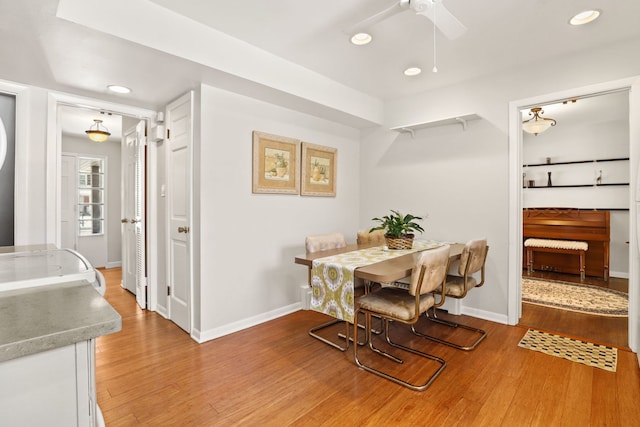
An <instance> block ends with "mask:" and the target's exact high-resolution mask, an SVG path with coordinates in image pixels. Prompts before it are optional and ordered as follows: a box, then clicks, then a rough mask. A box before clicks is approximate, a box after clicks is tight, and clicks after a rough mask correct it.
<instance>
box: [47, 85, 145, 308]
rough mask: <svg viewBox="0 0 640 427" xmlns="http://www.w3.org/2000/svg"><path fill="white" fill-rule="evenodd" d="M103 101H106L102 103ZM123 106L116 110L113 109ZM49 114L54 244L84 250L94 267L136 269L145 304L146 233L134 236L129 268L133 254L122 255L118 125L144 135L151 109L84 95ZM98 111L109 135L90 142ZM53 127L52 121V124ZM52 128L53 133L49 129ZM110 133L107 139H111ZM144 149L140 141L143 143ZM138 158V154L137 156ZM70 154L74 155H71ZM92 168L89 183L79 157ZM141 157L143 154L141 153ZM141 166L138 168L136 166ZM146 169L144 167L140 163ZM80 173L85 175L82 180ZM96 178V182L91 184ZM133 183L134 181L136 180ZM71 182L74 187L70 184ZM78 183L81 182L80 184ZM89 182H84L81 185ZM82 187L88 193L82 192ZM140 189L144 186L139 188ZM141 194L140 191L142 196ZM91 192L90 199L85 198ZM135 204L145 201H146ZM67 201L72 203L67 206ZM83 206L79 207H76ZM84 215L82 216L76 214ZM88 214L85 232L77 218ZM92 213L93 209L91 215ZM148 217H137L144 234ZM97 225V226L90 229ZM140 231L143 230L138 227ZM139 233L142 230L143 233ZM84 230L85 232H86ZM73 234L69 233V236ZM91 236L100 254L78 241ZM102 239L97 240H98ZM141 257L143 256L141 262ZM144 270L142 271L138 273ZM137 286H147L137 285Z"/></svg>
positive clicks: (137, 291)
mask: <svg viewBox="0 0 640 427" xmlns="http://www.w3.org/2000/svg"><path fill="white" fill-rule="evenodd" d="M105 104H106V107H105V106H103V105H105ZM119 110H120V111H122V112H116V111H119ZM50 111H51V112H52V115H54V117H56V118H57V120H56V124H55V127H56V131H55V135H56V138H55V141H56V150H55V152H57V153H58V156H57V158H58V161H57V164H58V167H57V169H58V171H59V172H58V173H57V175H56V176H55V180H56V182H58V189H59V190H58V191H57V192H56V200H57V206H58V208H57V215H56V216H55V217H54V218H56V217H57V218H58V220H57V221H56V223H55V224H54V225H55V230H56V236H57V237H56V244H57V245H58V246H66V247H72V248H73V249H76V250H78V251H79V252H80V253H82V254H86V255H87V258H88V259H89V261H90V262H91V263H92V264H93V265H94V266H95V267H106V268H114V267H121V266H122V267H123V268H128V269H133V270H134V271H135V272H136V275H135V278H136V281H135V283H134V285H133V286H132V290H133V293H134V294H136V299H137V300H138V303H139V305H140V306H141V307H143V308H147V303H146V301H147V289H146V283H147V280H146V272H145V271H144V269H141V268H140V266H145V263H144V261H145V258H146V257H145V249H146V246H147V245H146V244H145V239H144V236H142V239H138V237H140V236H136V239H131V240H134V244H133V247H134V248H135V249H136V254H141V255H137V256H136V257H134V259H135V265H133V266H132V267H131V268H129V267H130V266H129V265H128V263H129V262H133V261H132V260H127V259H126V257H125V256H124V255H123V239H122V236H123V232H124V231H126V230H124V228H125V227H123V225H122V224H123V223H122V221H121V217H122V213H123V211H122V206H123V196H122V189H123V188H125V187H126V188H128V187H130V185H128V184H127V185H124V184H123V183H122V159H123V158H125V157H126V156H125V155H124V152H123V150H122V141H123V137H122V134H123V132H122V130H123V129H125V130H126V129H134V130H135V131H136V132H137V133H138V135H141V136H138V137H137V140H138V141H143V143H142V144H144V137H145V125H144V124H145V122H148V121H149V120H150V118H151V117H153V115H155V113H150V112H147V111H144V110H137V109H133V110H132V109H131V108H129V107H122V108H121V106H114V105H110V104H108V103H102V102H99V101H95V105H92V106H87V101H86V100H84V99H83V100H82V105H80V104H79V102H78V101H76V100H69V99H66V97H65V99H64V101H60V100H58V102H57V103H56V104H55V105H54V106H52V108H51V110H50ZM94 116H96V117H98V118H99V119H101V120H102V121H103V122H104V125H107V124H108V127H106V130H107V132H108V133H109V134H110V135H109V137H108V140H107V141H104V142H99V143H98V142H92V141H89V139H88V138H87V135H85V131H86V129H89V127H90V125H91V124H92V123H93V122H94V121H95V120H96V118H95V117H94ZM50 128H51V127H50ZM50 134H51V133H50ZM109 139H111V140H109ZM142 151H144V147H143V148H142ZM137 158H140V157H137ZM70 159H73V160H72V161H70ZM87 159H89V160H90V162H89V163H91V162H92V163H91V164H90V167H91V170H90V172H91V173H90V175H91V185H90V186H87V185H88V182H89V181H88V180H87V176H86V174H85V175H83V176H80V175H81V174H80V172H81V171H80V166H81V162H85V163H87ZM141 161H144V159H141ZM97 163H100V164H102V165H103V166H104V170H102V171H100V172H99V171H98V170H97V169H96V167H97V166H95V165H94V164H97ZM69 164H72V165H74V166H75V169H74V171H73V172H72V173H71V174H70V173H69V169H70V168H69V167H68V166H69ZM138 170H140V169H138ZM142 171H144V169H142ZM138 175H140V176H139V177H138V180H137V181H136V182H138V183H140V182H142V183H143V184H144V183H146V181H145V179H144V178H145V177H144V172H142V173H141V174H138ZM83 179H84V181H83ZM94 184H95V185H94ZM136 186H137V184H136ZM71 187H73V188H71ZM80 187H82V188H80ZM84 187H87V188H84ZM85 193H86V194H85ZM140 194H143V195H144V192H142V193H140ZM143 197H144V196H143ZM87 198H90V199H91V200H85V199H87ZM139 205H144V202H142V203H140V204H139ZM69 206H70V208H69ZM80 208H82V211H81V210H80ZM81 214H82V215H83V216H82V218H80V217H79V215H81ZM85 214H86V215H90V216H91V227H90V231H92V233H91V235H90V236H89V235H87V233H88V231H87V230H89V229H88V228H87V227H80V225H79V224H80V223H82V224H84V225H87V218H86V215H85ZM94 214H95V215H94ZM145 219H146V218H144V217H143V218H140V219H137V220H136V222H142V224H141V225H142V226H141V227H140V226H138V227H136V228H135V230H136V233H137V234H141V233H142V234H144V230H145V228H144V225H145V224H144V223H145ZM93 231H96V232H93ZM140 232H141V233H140ZM142 234H141V235H142ZM85 235H86V236H85ZM69 236H71V238H69ZM86 238H90V239H91V240H93V241H94V243H96V242H98V243H97V246H99V250H98V252H99V253H101V254H102V258H100V256H96V255H95V254H93V253H92V251H91V250H89V249H87V247H86V245H85V246H83V245H82V240H83V239H86ZM100 242H101V243H100ZM140 260H142V261H143V262H139V261H140ZM140 276H144V277H140ZM140 286H145V288H144V289H142V290H140Z"/></svg>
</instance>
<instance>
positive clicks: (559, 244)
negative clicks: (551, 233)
mask: <svg viewBox="0 0 640 427" xmlns="http://www.w3.org/2000/svg"><path fill="white" fill-rule="evenodd" d="M524 245H525V246H526V247H532V248H550V249H568V250H574V251H586V250H587V249H589V245H588V244H587V242H579V241H575V240H553V239H527V240H525V242H524Z"/></svg>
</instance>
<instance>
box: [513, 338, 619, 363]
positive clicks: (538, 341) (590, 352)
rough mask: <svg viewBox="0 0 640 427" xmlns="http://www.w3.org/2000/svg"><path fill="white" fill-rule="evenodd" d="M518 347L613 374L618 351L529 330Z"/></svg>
mask: <svg viewBox="0 0 640 427" xmlns="http://www.w3.org/2000/svg"><path fill="white" fill-rule="evenodd" d="M518 347H522V348H526V349H529V350H534V351H539V352H541V353H544V354H548V355H550V356H556V357H561V358H563V359H567V360H571V361H572V362H578V363H582V364H583V365H587V366H593V367H595V368H600V369H604V370H605V371H610V372H615V371H616V366H617V364H618V349H617V348H613V347H607V346H604V345H599V344H593V343H590V342H586V341H580V340H576V339H573V338H567V337H563V336H560V335H554V334H550V333H547V332H542V331H537V330H535V329H529V330H528V331H527V333H526V334H525V335H524V337H522V339H521V340H520V342H519V343H518Z"/></svg>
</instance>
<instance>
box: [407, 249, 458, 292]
mask: <svg viewBox="0 0 640 427" xmlns="http://www.w3.org/2000/svg"><path fill="white" fill-rule="evenodd" d="M449 250H450V246H449V245H444V246H440V247H438V248H435V249H428V250H426V251H423V252H421V253H420V255H419V256H418V261H417V262H416V265H415V266H414V267H413V271H412V272H411V283H410V284H409V293H410V294H411V295H416V294H417V293H419V294H420V295H424V294H427V293H430V292H433V291H434V290H435V289H437V288H438V286H440V285H442V284H443V282H444V280H445V278H446V277H447V270H448V269H449ZM423 272H424V274H423Z"/></svg>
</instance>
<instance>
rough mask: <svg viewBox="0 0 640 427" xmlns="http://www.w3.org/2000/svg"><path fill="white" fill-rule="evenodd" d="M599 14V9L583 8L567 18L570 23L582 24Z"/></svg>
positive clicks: (592, 19)
mask: <svg viewBox="0 0 640 427" xmlns="http://www.w3.org/2000/svg"><path fill="white" fill-rule="evenodd" d="M599 16H600V11H597V10H585V11H584V12H580V13H578V14H577V15H575V16H574V17H573V18H571V19H570V20H569V23H570V24H571V25H584V24H588V23H589V22H592V21H595V20H596V19H598V17H599Z"/></svg>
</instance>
